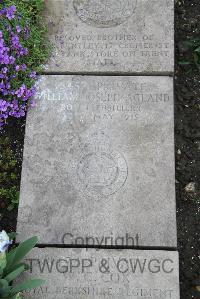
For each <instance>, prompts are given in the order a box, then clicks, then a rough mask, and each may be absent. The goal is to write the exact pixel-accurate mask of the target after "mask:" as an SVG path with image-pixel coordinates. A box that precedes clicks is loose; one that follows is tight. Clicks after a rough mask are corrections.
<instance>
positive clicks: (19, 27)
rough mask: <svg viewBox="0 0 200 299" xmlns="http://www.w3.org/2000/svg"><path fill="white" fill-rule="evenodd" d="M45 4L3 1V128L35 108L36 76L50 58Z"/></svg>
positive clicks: (41, 1) (0, 85) (0, 22)
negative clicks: (8, 121) (9, 121)
mask: <svg viewBox="0 0 200 299" xmlns="http://www.w3.org/2000/svg"><path fill="white" fill-rule="evenodd" d="M43 5H44V0H29V1H26V0H3V1H2V0H1V1H0V65H1V67H0V79H1V81H0V127H2V126H3V125H4V123H5V122H6V120H7V119H8V117H16V118H20V117H23V116H25V114H26V111H27V107H29V106H33V105H34V103H33V101H31V98H32V97H33V95H34V94H35V88H34V83H35V80H36V72H39V71H41V66H42V64H43V63H45V61H46V59H47V58H48V56H49V51H50V50H49V46H48V43H47V42H46V37H45V33H46V28H45V26H44V25H43V24H42V22H41V12H42V10H43Z"/></svg>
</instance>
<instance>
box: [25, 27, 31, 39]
mask: <svg viewBox="0 0 200 299" xmlns="http://www.w3.org/2000/svg"><path fill="white" fill-rule="evenodd" d="M29 36H30V29H29V27H28V26H26V27H25V28H24V38H25V39H28V38H29Z"/></svg>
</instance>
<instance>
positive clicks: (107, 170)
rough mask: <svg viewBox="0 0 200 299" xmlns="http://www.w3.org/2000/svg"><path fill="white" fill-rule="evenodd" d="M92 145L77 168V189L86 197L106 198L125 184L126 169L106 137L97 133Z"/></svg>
mask: <svg viewBox="0 0 200 299" xmlns="http://www.w3.org/2000/svg"><path fill="white" fill-rule="evenodd" d="M91 138H92V139H93V145H91V148H90V150H89V151H85V152H84V153H83V154H82V157H81V159H80V161H79V163H78V166H77V177H78V181H79V183H80V184H79V187H80V189H81V190H82V191H84V193H86V194H88V195H97V196H98V195H99V196H108V195H111V194H113V193H115V192H117V191H118V190H119V189H120V188H121V187H122V186H123V185H124V183H125V182H126V179H127V175H128V167H127V163H126V160H125V158H124V157H123V155H122V154H120V153H118V152H117V151H114V150H113V149H112V147H111V146H110V142H109V138H108V136H105V134H104V133H103V132H97V133H95V134H94V135H93V136H92V137H91Z"/></svg>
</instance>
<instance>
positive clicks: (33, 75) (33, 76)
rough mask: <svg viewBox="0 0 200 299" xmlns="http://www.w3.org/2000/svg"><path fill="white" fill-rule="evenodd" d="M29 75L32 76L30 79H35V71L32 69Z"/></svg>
mask: <svg viewBox="0 0 200 299" xmlns="http://www.w3.org/2000/svg"><path fill="white" fill-rule="evenodd" d="M29 77H30V78H32V79H36V77H37V76H36V72H35V71H32V72H31V73H30V75H29Z"/></svg>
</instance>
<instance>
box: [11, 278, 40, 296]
mask: <svg viewBox="0 0 200 299" xmlns="http://www.w3.org/2000/svg"><path fill="white" fill-rule="evenodd" d="M43 283H45V280H42V279H32V280H29V281H26V282H23V283H21V284H20V285H18V286H16V287H14V288H12V289H11V294H16V293H19V292H23V291H25V290H30V289H35V288H38V287H39V286H41V285H42V284H43Z"/></svg>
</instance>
